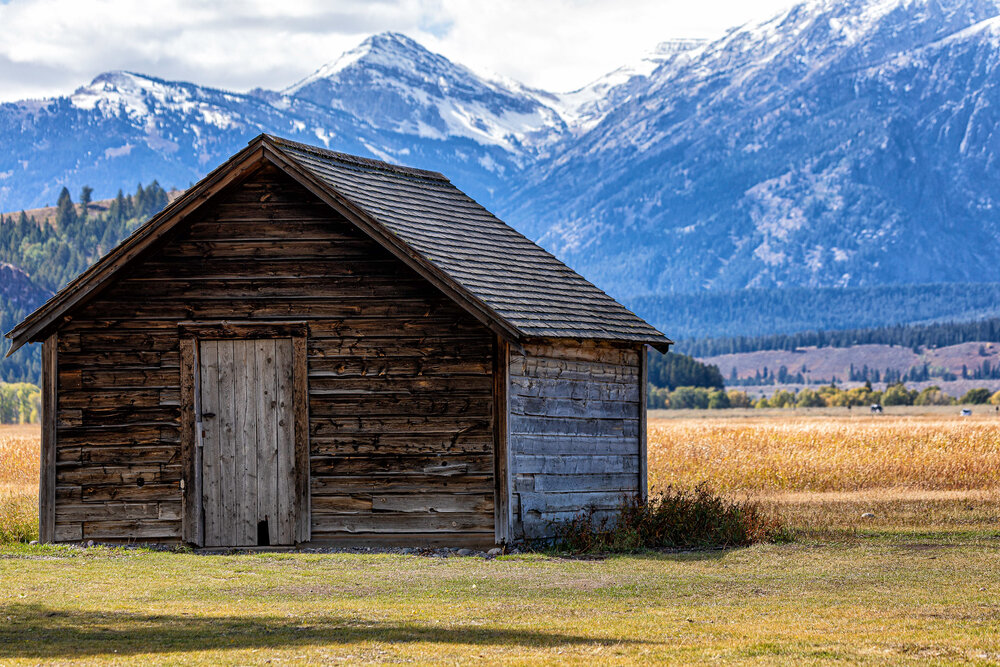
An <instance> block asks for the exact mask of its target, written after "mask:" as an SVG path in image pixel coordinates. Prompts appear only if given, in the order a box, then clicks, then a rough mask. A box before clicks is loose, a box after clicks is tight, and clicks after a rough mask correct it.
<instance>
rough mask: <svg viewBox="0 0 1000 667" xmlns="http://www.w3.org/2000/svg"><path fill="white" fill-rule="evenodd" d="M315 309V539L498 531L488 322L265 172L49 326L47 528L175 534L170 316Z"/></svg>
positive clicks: (175, 415)
mask: <svg viewBox="0 0 1000 667" xmlns="http://www.w3.org/2000/svg"><path fill="white" fill-rule="evenodd" d="M220 319H238V320H242V319H246V320H296V321H300V320H304V321H307V322H308V368H309V370H308V375H309V433H310V439H311V450H310V467H311V470H310V472H311V497H312V500H311V514H312V537H313V540H325V539H343V538H352V539H355V540H357V541H364V540H366V539H371V538H372V537H373V536H374V537H377V539H378V540H379V541H385V539H386V537H385V536H386V535H398V536H399V540H400V541H401V542H413V541H414V540H415V539H425V538H426V540H428V541H430V540H431V539H434V540H438V541H444V542H448V541H454V542H463V541H464V542H468V541H470V540H472V541H478V542H489V541H492V538H493V529H494V525H493V523H494V519H493V493H494V489H493V456H492V452H493V435H492V422H493V403H492V401H493V398H492V396H493V393H492V392H493V384H492V353H493V349H492V345H493V342H492V341H493V338H492V335H491V334H490V333H489V332H488V330H487V329H486V328H485V327H484V326H482V325H481V324H480V323H479V322H477V321H476V320H474V319H473V318H472V317H471V316H469V315H468V314H467V313H465V312H464V311H462V310H461V309H459V308H458V307H457V306H456V305H454V304H453V303H452V302H451V301H450V300H448V299H447V298H446V297H444V296H443V295H441V294H440V293H439V292H438V291H437V290H436V289H435V288H433V287H432V286H431V285H429V284H428V283H427V282H426V281H424V280H423V279H422V278H420V277H419V276H418V275H417V274H416V273H415V272H413V271H412V270H410V269H408V268H407V267H406V266H405V265H404V264H402V263H401V262H399V261H398V260H396V259H395V258H394V257H392V256H391V255H390V254H389V253H388V252H387V251H386V250H384V249H383V248H382V247H381V246H379V245H377V244H375V243H374V242H372V241H370V240H369V239H368V238H367V237H364V236H363V235H362V234H361V233H360V232H359V231H357V230H356V228H354V227H353V226H352V225H350V223H348V222H346V221H345V220H343V219H341V218H339V217H338V215H337V214H336V213H334V212H333V211H332V210H331V209H330V208H329V207H327V206H326V205H324V204H322V203H321V202H320V201H319V200H317V199H316V198H315V197H313V196H312V195H311V194H310V193H308V192H307V191H306V190H305V189H303V188H301V187H300V186H298V185H297V184H295V183H294V182H293V181H291V180H290V179H289V178H288V177H286V176H284V175H282V174H280V173H279V172H277V171H276V170H273V169H268V170H266V171H264V172H261V173H259V174H258V175H256V176H254V177H253V178H252V179H251V180H250V181H248V182H246V183H244V184H242V185H240V186H238V187H237V188H235V189H234V190H232V191H229V192H228V193H223V195H221V198H220V199H218V200H215V201H214V202H213V203H212V204H210V206H209V207H206V208H203V209H202V210H201V211H200V212H199V213H198V214H197V215H196V216H194V219H193V224H190V225H184V228H183V230H182V231H180V232H178V233H177V234H176V235H175V236H174V237H172V238H171V239H169V240H168V241H167V242H166V244H165V245H163V246H161V247H160V248H158V249H156V250H154V251H153V252H151V253H150V254H149V255H148V256H146V257H145V258H143V259H141V260H140V261H139V262H137V266H135V267H134V268H132V269H130V272H129V274H127V275H126V276H125V277H124V278H122V279H120V280H118V282H116V284H115V285H113V286H112V287H111V288H110V289H108V290H107V291H105V292H103V293H102V294H101V295H100V296H99V297H98V298H97V299H96V300H94V301H93V302H91V303H90V304H88V305H87V306H86V307H85V308H83V309H82V310H81V311H80V312H79V313H78V314H76V315H74V317H73V319H72V321H70V322H69V323H67V324H64V325H63V326H62V327H61V329H60V331H59V346H58V349H59V354H58V368H59V405H58V428H57V447H56V458H57V474H56V497H57V499H56V510H55V516H56V525H55V537H56V540H60V541H63V540H79V539H101V540H103V539H128V538H138V539H149V540H157V541H170V540H178V539H180V536H181V490H180V479H181V460H180V444H179V443H180V358H179V337H178V324H179V323H180V322H203V321H211V320H220Z"/></svg>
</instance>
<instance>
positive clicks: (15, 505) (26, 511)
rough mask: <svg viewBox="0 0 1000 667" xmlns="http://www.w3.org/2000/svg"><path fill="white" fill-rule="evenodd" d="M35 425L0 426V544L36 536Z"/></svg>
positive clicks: (36, 433)
mask: <svg viewBox="0 0 1000 667" xmlns="http://www.w3.org/2000/svg"><path fill="white" fill-rule="evenodd" d="M39 437H40V436H39V429H38V426H37V425H24V426H5V425H0V543H2V542H11V541H24V542H26V541H29V540H33V539H35V538H36V537H38V446H39Z"/></svg>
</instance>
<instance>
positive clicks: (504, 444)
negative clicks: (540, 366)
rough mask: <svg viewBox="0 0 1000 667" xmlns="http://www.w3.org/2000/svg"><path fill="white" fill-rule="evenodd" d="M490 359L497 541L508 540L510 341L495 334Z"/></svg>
mask: <svg viewBox="0 0 1000 667" xmlns="http://www.w3.org/2000/svg"><path fill="white" fill-rule="evenodd" d="M494 340H495V344H494V350H495V354H494V359H493V415H494V419H493V453H494V459H493V460H494V467H493V475H494V486H495V493H494V502H493V508H494V509H493V512H494V532H495V539H496V543H497V544H505V543H510V541H511V533H510V531H511V504H510V487H511V480H510V443H509V442H508V440H509V437H510V426H509V418H510V344H509V343H508V342H507V341H506V340H504V339H503V338H501V337H500V336H496V337H495V338H494Z"/></svg>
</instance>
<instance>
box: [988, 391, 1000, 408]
mask: <svg viewBox="0 0 1000 667" xmlns="http://www.w3.org/2000/svg"><path fill="white" fill-rule="evenodd" d="M990 405H1000V391H998V392H996V393H995V394H993V395H992V396H990Z"/></svg>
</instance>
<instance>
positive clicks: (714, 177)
mask: <svg viewBox="0 0 1000 667" xmlns="http://www.w3.org/2000/svg"><path fill="white" fill-rule="evenodd" d="M997 14H998V8H997V4H996V3H995V2H992V1H987V0H890V1H878V2H873V1H871V0H847V1H841V0H836V1H834V0H823V1H819V2H810V3H805V4H800V5H798V6H796V7H793V8H792V9H790V10H789V11H787V12H785V13H782V14H781V15H779V16H776V17H774V18H773V19H771V20H769V21H766V22H764V23H761V24H759V25H748V26H744V27H742V28H739V29H736V30H733V31H731V32H730V33H729V34H727V35H726V36H725V37H723V38H721V39H719V40H717V41H715V42H711V43H708V44H705V45H702V46H700V47H698V48H695V49H691V50H688V51H685V52H684V53H683V54H681V56H680V57H679V58H676V59H674V60H673V61H671V62H669V63H667V64H664V65H663V66H661V67H659V68H658V69H657V70H656V71H655V72H653V73H652V75H651V76H650V77H649V79H648V80H647V81H646V82H645V83H644V85H643V87H642V89H641V90H639V91H637V92H635V93H634V94H633V95H631V96H630V97H629V98H628V99H627V100H625V101H624V102H623V103H622V104H620V105H619V106H617V107H616V108H615V109H614V110H612V111H611V112H610V113H608V114H607V116H606V117H605V118H604V119H603V120H602V121H601V122H600V123H599V124H598V125H597V126H596V127H594V129H592V130H591V131H589V132H587V133H585V134H583V135H582V136H580V137H578V138H576V139H575V140H574V141H572V142H567V143H566V144H565V145H564V146H563V148H564V150H560V151H557V152H553V154H552V155H551V156H550V157H549V158H547V159H545V160H542V161H540V162H538V163H536V164H535V165H533V166H532V167H531V168H530V169H529V170H528V173H527V174H526V175H525V181H526V182H527V185H526V186H524V187H522V189H520V190H519V191H518V192H517V193H512V194H513V195H514V196H511V197H508V198H507V199H506V200H504V201H503V202H502V204H501V206H500V209H501V210H502V211H504V212H505V213H506V215H507V218H508V219H509V220H511V221H512V222H514V223H515V224H517V225H519V226H520V227H521V228H522V229H523V230H525V231H526V232H527V233H528V234H529V235H530V236H533V237H534V238H537V239H540V240H541V243H542V244H543V245H544V246H546V247H547V248H549V249H550V250H552V251H553V252H555V253H556V254H557V255H559V256H561V257H564V258H566V259H567V260H568V261H569V262H570V263H571V264H572V265H574V266H575V267H576V268H578V269H579V270H581V271H582V272H583V273H584V274H585V275H587V276H589V277H591V278H592V279H594V280H596V281H597V282H598V284H600V285H602V286H605V287H607V288H608V289H610V290H612V291H614V292H615V293H616V294H618V295H630V294H631V295H638V294H644V293H645V294H650V293H663V292H668V291H676V292H693V291H698V290H704V289H711V290H719V289H735V288H743V287H748V286H749V287H774V286H787V285H800V286H820V285H823V286H864V285H875V284H885V283H920V282H924V283H930V282H952V281H976V282H988V281H997V280H998V279H1000V264H998V263H997V261H996V259H997V258H998V256H1000V219H998V218H997V215H996V211H995V207H996V205H997V197H998V195H1000V189H998V187H997V179H996V177H995V174H994V173H993V172H994V165H995V164H996V161H997V159H998V158H1000V152H998V149H1000V143H998V142H1000V137H998V135H997V130H996V128H997V121H998V113H1000V109H998V107H997V103H998V102H1000V96H998V93H1000V89H998V84H1000V68H998V64H1000V60H998V58H1000V23H998V21H1000V19H998V18H997Z"/></svg>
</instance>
